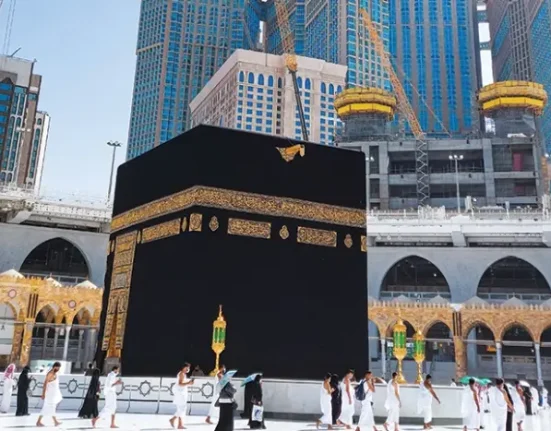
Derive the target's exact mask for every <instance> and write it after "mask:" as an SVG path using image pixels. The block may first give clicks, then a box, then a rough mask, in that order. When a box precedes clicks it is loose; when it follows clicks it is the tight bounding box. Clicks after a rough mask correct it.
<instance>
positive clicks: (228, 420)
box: [214, 382, 237, 431]
mask: <svg viewBox="0 0 551 431" xmlns="http://www.w3.org/2000/svg"><path fill="white" fill-rule="evenodd" d="M236 392H237V390H236V389H235V388H234V387H233V385H232V384H231V382H228V383H226V385H225V386H224V387H223V388H222V390H221V391H220V397H219V398H218V401H217V402H216V405H217V406H218V407H220V418H219V419H218V425H216V428H215V429H214V431H233V411H234V410H235V407H236V404H235V400H234V398H233V397H234V396H235V393H236Z"/></svg>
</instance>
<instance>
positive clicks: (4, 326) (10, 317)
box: [0, 301, 17, 355]
mask: <svg viewBox="0 0 551 431" xmlns="http://www.w3.org/2000/svg"><path fill="white" fill-rule="evenodd" d="M16 321H17V310H16V309H15V307H14V306H13V305H12V304H10V303H9V302H7V301H3V302H0V340H3V341H2V342H0V355H9V354H10V353H11V351H12V346H13V341H12V340H13V338H14V334H15V322H16Z"/></svg>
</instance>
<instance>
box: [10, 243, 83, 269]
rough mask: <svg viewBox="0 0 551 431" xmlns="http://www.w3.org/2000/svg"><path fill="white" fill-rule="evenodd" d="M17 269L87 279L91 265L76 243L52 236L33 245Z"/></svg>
mask: <svg viewBox="0 0 551 431" xmlns="http://www.w3.org/2000/svg"><path fill="white" fill-rule="evenodd" d="M19 271H20V272H21V273H24V274H38V275H42V276H50V275H55V276H57V275H59V276H64V275H66V276H75V277H79V278H85V279H87V278H89V276H90V274H91V265H90V262H89V261H88V258H87V256H86V254H85V253H84V252H83V251H82V249H81V248H80V247H79V246H78V245H76V244H75V243H74V242H72V241H70V240H68V239H66V238H63V237H54V238H51V239H48V240H46V241H43V242H41V243H40V244H38V245H37V246H35V247H34V248H33V249H32V250H31V251H30V252H29V253H28V254H27V256H26V257H25V258H24V260H23V263H22V264H21V267H20V270H19Z"/></svg>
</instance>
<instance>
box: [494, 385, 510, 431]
mask: <svg viewBox="0 0 551 431" xmlns="http://www.w3.org/2000/svg"><path fill="white" fill-rule="evenodd" d="M490 407H491V408H490V411H491V414H492V419H493V422H494V424H495V426H496V431H506V428H507V411H508V410H513V409H514V408H513V404H512V403H511V402H510V401H509V397H508V396H507V392H505V389H504V382H503V379H496V386H495V388H492V389H491V392H490Z"/></svg>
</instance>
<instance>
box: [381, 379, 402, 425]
mask: <svg viewBox="0 0 551 431" xmlns="http://www.w3.org/2000/svg"><path fill="white" fill-rule="evenodd" d="M397 377H398V374H397V373H392V380H391V381H390V382H388V385H387V387H386V402H385V409H387V410H388V417H387V419H386V421H385V423H384V424H383V427H384V429H385V430H386V431H388V425H390V424H394V431H399V426H400V408H401V407H402V401H401V400H400V385H399V384H398V381H397Z"/></svg>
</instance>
